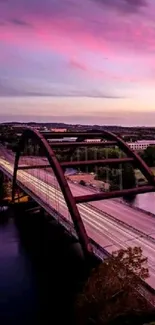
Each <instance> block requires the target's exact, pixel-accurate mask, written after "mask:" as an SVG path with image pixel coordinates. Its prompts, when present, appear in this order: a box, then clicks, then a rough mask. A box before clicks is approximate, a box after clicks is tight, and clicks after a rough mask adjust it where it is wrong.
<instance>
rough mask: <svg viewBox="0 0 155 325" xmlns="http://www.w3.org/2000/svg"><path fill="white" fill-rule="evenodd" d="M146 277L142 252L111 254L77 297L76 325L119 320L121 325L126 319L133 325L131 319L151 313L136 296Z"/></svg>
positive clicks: (101, 324)
mask: <svg viewBox="0 0 155 325" xmlns="http://www.w3.org/2000/svg"><path fill="white" fill-rule="evenodd" d="M148 276H149V272H148V268H147V258H145V257H143V255H142V250H141V248H139V247H134V248H131V247H129V248H127V249H124V250H123V249H121V250H120V251H118V252H115V253H113V254H112V256H111V257H109V258H107V259H106V260H105V261H104V262H103V263H101V264H100V265H99V267H98V268H97V269H95V270H93V272H92V274H91V276H90V278H89V279H88V281H87V283H86V284H85V287H84V290H83V293H82V294H80V295H79V297H78V301H77V324H79V325H86V324H87V325H91V324H97V325H103V324H112V323H113V322H114V321H115V322H116V321H117V320H118V319H119V320H121V322H120V323H119V324H121V325H123V324H126V320H127V319H128V324H133V323H132V322H133V317H136V316H138V315H139V314H142V313H146V311H147V312H148V311H151V309H152V308H151V307H150V306H149V304H148V302H147V301H146V300H145V299H144V297H142V296H141V295H140V294H139V287H140V286H141V279H146V278H148ZM131 316H132V317H131ZM130 318H132V322H131V321H130ZM113 324H114V323H113ZM115 324H116V323H115ZM141 324H142V323H141Z"/></svg>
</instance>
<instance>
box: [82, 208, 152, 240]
mask: <svg viewBox="0 0 155 325" xmlns="http://www.w3.org/2000/svg"><path fill="white" fill-rule="evenodd" d="M85 205H87V206H88V207H89V208H91V209H92V210H94V211H95V212H97V213H100V214H101V215H103V216H104V217H107V219H111V220H112V221H115V222H116V223H117V224H120V225H122V226H123V227H124V228H126V229H129V230H132V231H133V232H134V233H136V234H138V235H140V237H143V238H146V239H148V240H150V241H151V242H153V243H155V238H154V237H152V236H150V235H148V234H146V233H145V232H143V231H141V230H139V229H137V228H135V227H133V226H131V225H129V224H128V223H126V222H124V221H122V220H119V219H118V218H116V217H114V216H112V215H110V214H108V213H107V212H104V211H101V210H100V209H98V208H96V207H94V206H92V205H91V204H89V203H85Z"/></svg>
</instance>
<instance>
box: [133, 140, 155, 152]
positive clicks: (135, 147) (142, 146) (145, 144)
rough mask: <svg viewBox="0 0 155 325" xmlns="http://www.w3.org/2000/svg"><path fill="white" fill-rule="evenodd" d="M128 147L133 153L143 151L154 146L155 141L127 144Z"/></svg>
mask: <svg viewBox="0 0 155 325" xmlns="http://www.w3.org/2000/svg"><path fill="white" fill-rule="evenodd" d="M127 144H128V146H129V147H130V148H131V149H132V150H135V151H138V150H145V149H147V147H150V146H155V140H138V141H136V142H127Z"/></svg>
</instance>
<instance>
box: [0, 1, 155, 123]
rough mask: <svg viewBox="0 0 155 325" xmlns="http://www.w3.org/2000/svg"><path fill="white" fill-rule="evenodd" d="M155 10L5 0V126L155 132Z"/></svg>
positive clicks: (1, 10)
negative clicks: (34, 124)
mask: <svg viewBox="0 0 155 325" xmlns="http://www.w3.org/2000/svg"><path fill="white" fill-rule="evenodd" d="M154 12H155V3H154V1H153V0H152V1H151V0H150V1H142V0H134V1H133V0H115V1H114V0H96V1H95V0H85V1H82V0H79V1H76V0H61V1H57V0H46V1H44V2H43V1H39V0H14V2H12V1H11V0H6V1H4V0H0V121H2V122H3V121H5V120H8V121H10V120H16V119H17V120H21V121H30V120H33V118H35V119H36V120H38V121H40V120H44V121H45V122H46V121H49V118H50V119H51V122H52V121H53V122H55V121H58V122H69V123H76V122H77V123H83V124H85V123H87V124H93V123H94V124H119V125H154V121H155V118H154V117H155V108H154V107H155V94H154V86H155V80H154V75H155V64H154V54H155V22H154Z"/></svg>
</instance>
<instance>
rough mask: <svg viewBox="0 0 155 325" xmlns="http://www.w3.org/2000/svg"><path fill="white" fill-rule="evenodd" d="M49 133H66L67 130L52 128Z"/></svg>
mask: <svg viewBox="0 0 155 325" xmlns="http://www.w3.org/2000/svg"><path fill="white" fill-rule="evenodd" d="M51 131H52V132H67V129H60V128H59V129H58V128H52V129H51Z"/></svg>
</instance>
